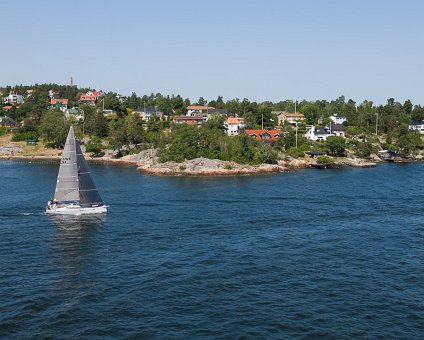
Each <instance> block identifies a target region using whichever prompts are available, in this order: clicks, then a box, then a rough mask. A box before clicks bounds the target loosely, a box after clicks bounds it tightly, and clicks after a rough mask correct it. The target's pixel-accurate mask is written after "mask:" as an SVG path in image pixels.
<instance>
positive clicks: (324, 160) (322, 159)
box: [317, 155, 334, 164]
mask: <svg viewBox="0 0 424 340" xmlns="http://www.w3.org/2000/svg"><path fill="white" fill-rule="evenodd" d="M317 163H321V164H322V163H334V158H331V157H329V156H324V155H323V156H318V157H317Z"/></svg>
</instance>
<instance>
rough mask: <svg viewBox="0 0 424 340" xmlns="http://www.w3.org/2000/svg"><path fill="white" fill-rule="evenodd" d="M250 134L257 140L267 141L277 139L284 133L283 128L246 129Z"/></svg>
mask: <svg viewBox="0 0 424 340" xmlns="http://www.w3.org/2000/svg"><path fill="white" fill-rule="evenodd" d="M245 133H246V134H247V135H248V136H251V137H253V138H254V139H255V140H263V141H265V142H271V141H275V140H276V139H277V138H278V137H280V136H282V135H283V132H282V131H281V130H250V129H249V130H245Z"/></svg>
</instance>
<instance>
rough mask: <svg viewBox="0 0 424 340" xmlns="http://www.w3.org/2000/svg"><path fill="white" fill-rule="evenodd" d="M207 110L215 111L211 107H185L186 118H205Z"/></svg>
mask: <svg viewBox="0 0 424 340" xmlns="http://www.w3.org/2000/svg"><path fill="white" fill-rule="evenodd" d="M209 110H215V108H214V107H212V106H204V105H189V106H187V116H189V117H196V116H202V117H206V115H207V114H208V113H209Z"/></svg>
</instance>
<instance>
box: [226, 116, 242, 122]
mask: <svg viewBox="0 0 424 340" xmlns="http://www.w3.org/2000/svg"><path fill="white" fill-rule="evenodd" d="M241 122H243V118H236V117H228V118H227V123H228V124H240V123H241Z"/></svg>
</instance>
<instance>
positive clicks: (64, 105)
mask: <svg viewBox="0 0 424 340" xmlns="http://www.w3.org/2000/svg"><path fill="white" fill-rule="evenodd" d="M50 105H51V106H50V108H51V109H56V108H59V109H60V110H61V111H62V112H65V111H66V110H67V109H68V99H54V98H52V99H50Z"/></svg>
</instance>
